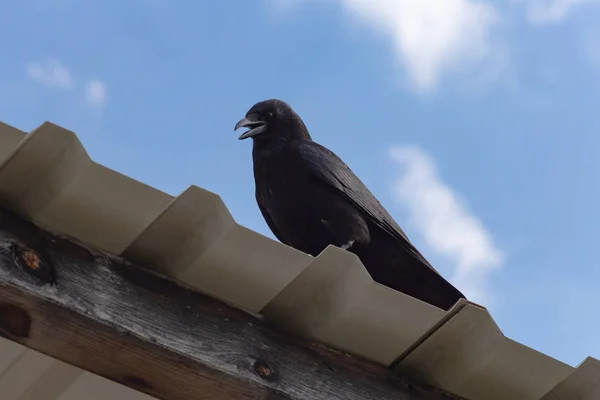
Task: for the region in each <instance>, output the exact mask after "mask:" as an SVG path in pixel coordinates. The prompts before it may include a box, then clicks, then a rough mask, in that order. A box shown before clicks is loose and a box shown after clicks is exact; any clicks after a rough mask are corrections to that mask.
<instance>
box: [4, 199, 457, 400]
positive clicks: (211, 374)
mask: <svg viewBox="0 0 600 400" xmlns="http://www.w3.org/2000/svg"><path fill="white" fill-rule="evenodd" d="M408 323H409V322H408ZM0 335H1V336H3V337H6V338H8V339H10V340H13V341H15V342H18V343H21V344H23V345H25V346H27V347H30V348H32V349H35V350H37V351H40V352H42V353H44V354H47V355H49V356H52V357H54V358H57V359H59V360H62V361H64V362H67V363H69V364H72V365H75V366H77V367H80V368H82V369H84V370H87V371H90V372H93V373H96V374H98V375H101V376H103V377H106V378H108V379H111V380H113V381H116V382H119V383H121V384H124V385H126V386H129V387H131V388H133V389H136V390H139V391H141V392H144V393H147V394H149V395H152V396H155V397H157V398H159V399H163V400H187V399H211V400H212V399H222V400H234V399H235V400H238V399H269V400H275V399H307V400H308V399H311V400H325V399H332V400H336V399H339V400H342V399H346V400H354V399H357V400H358V399H361V400H364V399H377V400H388V399H389V400H391V399H395V400H447V399H455V397H452V396H450V395H447V394H444V393H442V392H441V391H438V390H436V389H433V388H429V387H426V386H425V385H421V384H418V383H416V382H412V381H409V380H407V379H404V378H403V377H401V376H397V375H395V374H394V373H393V372H392V371H390V370H388V369H385V368H382V367H380V366H378V365H375V364H372V363H369V362H366V361H363V360H359V359H356V358H354V357H350V356H348V355H345V354H341V353H339V352H335V351H332V350H329V349H327V348H325V347H324V346H322V345H319V344H316V343H310V342H307V341H305V340H303V339H300V338H297V337H295V336H294V335H293V334H290V333H288V332H282V331H278V330H277V329H275V328H273V327H272V326H270V325H268V324H266V323H265V322H263V321H262V320H261V319H260V318H257V317H256V316H254V315H251V314H248V313H246V312H244V311H242V310H239V309H236V308H234V307H231V306H229V305H227V304H225V303H223V302H220V301H218V300H215V299H214V298H212V297H209V296H207V295H205V294H202V293H199V292H197V291H194V290H191V289H190V288H188V287H184V286H183V285H181V284H179V283H176V282H174V281H172V280H170V279H168V278H165V277H162V276H159V275H157V274H155V273H154V272H151V271H148V270H145V269H143V268H139V267H137V266H135V265H132V264H131V263H129V262H127V261H126V260H123V259H121V258H119V257H116V256H114V255H111V254H108V253H105V252H102V251H98V250H95V249H92V248H89V247H87V246H85V245H82V244H79V243H76V242H75V241H73V240H70V239H66V238H64V237H60V236H58V235H55V234H52V233H50V232H47V231H45V230H43V229H40V228H39V227H37V226H35V225H34V224H32V223H30V222H28V221H25V220H24V219H22V218H20V217H18V216H16V215H14V214H12V213H9V212H7V211H5V210H2V209H0Z"/></svg>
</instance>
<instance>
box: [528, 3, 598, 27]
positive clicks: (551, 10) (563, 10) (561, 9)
mask: <svg viewBox="0 0 600 400" xmlns="http://www.w3.org/2000/svg"><path fill="white" fill-rule="evenodd" d="M520 1H526V2H527V4H528V16H529V19H530V20H531V22H533V23H535V24H548V23H556V22H561V21H563V20H564V19H565V18H566V17H567V16H568V15H569V14H570V13H571V12H572V11H573V10H574V9H575V8H577V7H579V6H582V5H584V4H591V3H595V2H597V0H520Z"/></svg>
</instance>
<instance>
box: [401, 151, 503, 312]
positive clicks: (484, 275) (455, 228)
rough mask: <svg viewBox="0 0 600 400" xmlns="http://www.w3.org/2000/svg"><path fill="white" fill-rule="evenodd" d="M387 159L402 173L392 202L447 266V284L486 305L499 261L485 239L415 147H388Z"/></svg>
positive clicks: (483, 230) (481, 228)
mask: <svg viewBox="0 0 600 400" xmlns="http://www.w3.org/2000/svg"><path fill="white" fill-rule="evenodd" d="M390 154H391V158H392V160H393V162H394V163H395V164H397V165H398V166H400V167H401V169H402V170H401V176H400V178H399V179H398V180H397V181H396V182H395V183H394V185H393V194H394V198H395V199H396V200H397V201H398V202H400V203H401V204H403V205H404V206H406V208H407V209H408V211H409V214H410V219H411V223H413V224H414V226H415V227H416V229H417V230H418V231H419V232H420V234H421V235H422V236H423V238H424V239H425V241H426V243H427V244H428V246H430V247H431V249H433V250H434V251H435V252H437V253H439V254H441V255H442V256H445V257H446V258H448V259H449V260H451V261H452V263H453V265H454V271H453V274H452V276H451V278H450V280H451V281H452V282H453V283H454V284H455V285H456V286H457V287H458V288H460V290H462V291H463V293H464V294H465V295H466V296H467V297H468V298H469V299H470V300H473V301H476V302H482V303H485V302H488V301H489V300H490V298H489V290H488V289H489V288H488V285H487V283H488V278H489V275H490V273H491V272H492V271H493V270H494V269H496V268H498V267H500V266H501V265H502V263H503V260H504V255H503V254H502V252H501V251H499V250H498V249H497V248H496V247H495V245H494V243H493V239H492V237H491V235H490V234H489V233H488V232H487V230H486V228H485V227H484V226H483V223H482V222H481V221H480V220H479V219H478V218H477V217H476V216H475V215H473V214H472V213H471V212H470V211H469V210H468V208H467V207H466V205H465V204H462V202H461V201H460V200H459V198H458V196H457V195H456V193H455V192H454V190H452V188H451V187H449V186H448V185H446V184H445V183H444V182H443V181H442V180H441V179H440V177H439V176H438V173H437V170H436V165H435V162H434V160H433V159H432V158H431V157H430V156H429V155H428V154H426V153H425V152H423V151H422V150H421V149H420V148H418V147H394V148H392V149H391V152H390Z"/></svg>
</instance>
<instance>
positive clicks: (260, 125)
mask: <svg viewBox="0 0 600 400" xmlns="http://www.w3.org/2000/svg"><path fill="white" fill-rule="evenodd" d="M240 128H250V130H249V131H246V132H244V133H242V135H241V136H240V137H239V138H238V140H244V139H248V138H251V137H253V136H256V135H260V134H261V133H264V132H266V131H267V123H266V122H265V121H262V120H261V119H260V118H259V117H258V116H257V115H248V116H246V117H245V118H242V119H241V120H240V121H239V122H238V123H237V124H235V128H233V130H234V131H237V130H238V129H240Z"/></svg>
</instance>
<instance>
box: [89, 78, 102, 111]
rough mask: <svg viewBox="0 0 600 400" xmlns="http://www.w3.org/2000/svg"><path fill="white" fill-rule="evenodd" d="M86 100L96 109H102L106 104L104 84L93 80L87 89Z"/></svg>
mask: <svg viewBox="0 0 600 400" xmlns="http://www.w3.org/2000/svg"><path fill="white" fill-rule="evenodd" d="M85 100H86V101H87V102H88V104H90V105H92V106H94V107H101V106H103V105H104V103H105V102H106V85H105V84H104V82H102V81H100V80H97V79H93V80H91V81H89V82H88V83H87V85H86V87H85Z"/></svg>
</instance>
